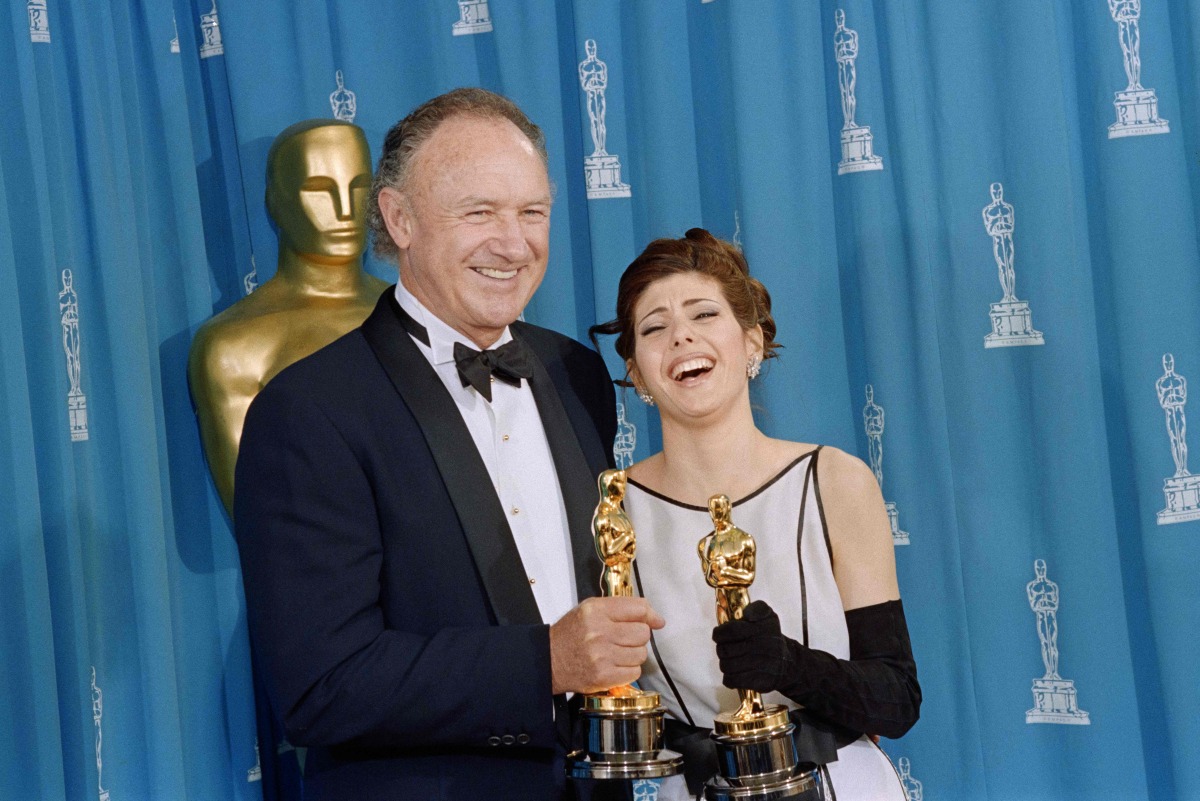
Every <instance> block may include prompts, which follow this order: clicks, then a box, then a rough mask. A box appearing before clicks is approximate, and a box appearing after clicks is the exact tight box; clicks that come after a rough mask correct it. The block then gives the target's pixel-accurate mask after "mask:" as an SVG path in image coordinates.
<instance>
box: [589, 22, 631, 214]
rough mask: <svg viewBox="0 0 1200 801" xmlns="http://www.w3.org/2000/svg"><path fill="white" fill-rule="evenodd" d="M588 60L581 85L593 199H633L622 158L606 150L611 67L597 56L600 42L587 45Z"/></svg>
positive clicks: (590, 187)
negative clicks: (624, 179) (624, 177)
mask: <svg viewBox="0 0 1200 801" xmlns="http://www.w3.org/2000/svg"><path fill="white" fill-rule="evenodd" d="M583 47H584V50H585V51H586V53H587V58H585V59H584V60H583V61H581V62H579V83H580V84H581V85H582V86H583V91H584V93H586V95H587V113H588V120H589V122H590V123H591V131H592V155H590V156H587V157H585V158H584V160H583V169H584V174H585V176H586V182H587V196H588V199H589V200H599V199H602V198H610V197H629V184H624V183H621V159H620V157H619V156H613V155H610V154H609V152H608V151H607V150H605V149H604V144H605V139H606V138H607V136H608V131H607V129H605V127H604V115H605V112H606V110H607V109H606V106H605V101H604V91H605V90H606V89H607V88H608V65H607V64H605V63H604V62H603V61H601V60H600V59H599V58H597V57H596V40H595V39H588V40H587V41H586V42H585V43H584V45H583Z"/></svg>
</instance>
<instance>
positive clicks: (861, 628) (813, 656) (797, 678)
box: [712, 601, 921, 738]
mask: <svg viewBox="0 0 1200 801" xmlns="http://www.w3.org/2000/svg"><path fill="white" fill-rule="evenodd" d="M846 628H847V629H848V630H849V633H850V658H849V659H838V658H837V657H835V656H833V655H832V654H827V653H825V652H824V651H818V650H816V649H813V648H809V647H808V646H805V645H801V644H800V643H798V642H796V641H795V640H793V639H791V638H790V637H785V636H784V635H783V634H782V633H781V632H780V630H779V616H778V615H776V614H775V610H774V609H772V608H771V607H770V606H769V605H768V604H767V603H766V602H765V601H755V602H753V603H751V604H750V605H748V606H747V607H746V608H745V609H744V610H743V612H742V617H741V619H740V620H730V621H729V622H727V623H723V624H721V625H720V626H717V627H716V628H715V629H713V635H712V636H713V641H714V642H715V643H716V644H717V656H718V658H719V659H720V662H721V672H722V673H723V674H724V678H723V683H724V684H725V686H726V687H734V688H740V689H746V690H758V691H759V692H764V693H765V692H771V691H775V690H777V691H779V692H781V693H783V694H784V695H786V696H787V697H788V698H790V699H792V700H793V701H795V702H796V703H798V704H802V705H803V706H804V707H805V709H807V710H808V711H809V712H810V713H812V714H815V715H817V716H819V717H822V718H824V719H826V720H828V721H830V722H832V723H835V724H837V725H838V726H843V727H846V728H849V729H852V730H853V731H856V732H861V733H870V734H880V735H883V736H884V737H893V738H894V737H900V736H901V735H903V734H904V733H905V732H906V731H908V730H909V729H911V728H912V726H913V724H914V723H916V722H917V718H918V717H919V715H920V711H921V686H920V685H919V684H918V683H917V666H916V663H915V662H913V656H912V645H911V644H910V643H909V639H908V626H907V625H905V622H904V608H903V606H902V605H901V603H900V601H887V602H885V603H881V604H874V605H872V606H864V607H861V608H859V609H852V610H850V611H849V612H847V613H846Z"/></svg>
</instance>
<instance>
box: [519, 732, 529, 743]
mask: <svg viewBox="0 0 1200 801" xmlns="http://www.w3.org/2000/svg"><path fill="white" fill-rule="evenodd" d="M517 742H518V743H520V744H521V745H525V744H526V743H528V742H529V735H528V734H518V735H517Z"/></svg>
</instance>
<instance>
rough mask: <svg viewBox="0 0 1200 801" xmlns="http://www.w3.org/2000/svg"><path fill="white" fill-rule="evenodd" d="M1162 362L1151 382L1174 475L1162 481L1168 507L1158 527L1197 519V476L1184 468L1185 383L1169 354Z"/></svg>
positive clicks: (1199, 492) (1160, 515)
mask: <svg viewBox="0 0 1200 801" xmlns="http://www.w3.org/2000/svg"><path fill="white" fill-rule="evenodd" d="M1162 363H1163V370H1164V371H1165V372H1164V373H1163V375H1162V377H1161V378H1159V379H1158V381H1156V382H1154V389H1155V390H1157V392H1158V403H1159V405H1160V406H1162V408H1163V412H1164V413H1165V414H1166V416H1167V436H1169V437H1170V438H1171V458H1172V459H1174V460H1175V475H1173V476H1171V477H1170V478H1168V479H1166V480H1165V481H1163V494H1164V495H1166V496H1167V508H1166V509H1163V510H1162V511H1161V512H1159V513H1158V524H1159V525H1160V526H1165V525H1167V524H1169V523H1184V522H1187V521H1188V520H1200V475H1197V476H1194V475H1192V474H1191V473H1190V472H1189V471H1188V466H1187V461H1188V452H1187V416H1186V415H1185V414H1184V411H1183V407H1184V404H1186V403H1187V380H1186V379H1185V378H1184V377H1183V376H1181V375H1179V374H1178V373H1176V372H1175V357H1174V356H1172V355H1171V354H1170V353H1164V354H1163V358H1162Z"/></svg>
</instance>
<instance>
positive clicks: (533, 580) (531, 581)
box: [529, 578, 537, 584]
mask: <svg viewBox="0 0 1200 801" xmlns="http://www.w3.org/2000/svg"><path fill="white" fill-rule="evenodd" d="M529 583H530V584H537V579H535V578H531V579H530V580H529Z"/></svg>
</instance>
